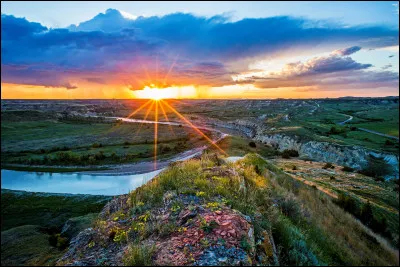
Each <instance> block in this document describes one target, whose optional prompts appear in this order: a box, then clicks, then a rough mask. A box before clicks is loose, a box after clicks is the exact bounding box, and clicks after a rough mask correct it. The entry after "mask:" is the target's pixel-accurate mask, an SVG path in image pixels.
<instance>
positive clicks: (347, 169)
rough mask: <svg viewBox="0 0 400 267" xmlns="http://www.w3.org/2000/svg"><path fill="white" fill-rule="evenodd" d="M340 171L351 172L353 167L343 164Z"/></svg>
mask: <svg viewBox="0 0 400 267" xmlns="http://www.w3.org/2000/svg"><path fill="white" fill-rule="evenodd" d="M342 171H344V172H353V171H354V169H353V168H351V167H349V166H343V168H342Z"/></svg>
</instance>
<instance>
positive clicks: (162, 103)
mask: <svg viewBox="0 0 400 267" xmlns="http://www.w3.org/2000/svg"><path fill="white" fill-rule="evenodd" d="M146 107H147V109H146ZM141 110H143V111H144V115H143V117H142V118H137V120H138V123H140V126H139V128H138V130H137V132H136V134H135V136H137V135H138V134H139V132H140V129H141V128H142V126H143V124H149V123H151V124H154V138H153V139H154V141H153V142H154V143H153V166H154V170H156V169H157V161H158V157H159V155H158V142H159V127H158V126H159V124H167V125H168V129H169V131H170V133H171V134H172V135H174V136H175V132H174V131H173V126H176V125H181V124H180V123H182V122H183V126H184V127H187V128H190V129H192V130H194V131H195V132H196V133H197V134H198V135H199V136H200V137H202V138H204V139H205V140H206V141H207V142H208V143H209V144H210V145H211V146H213V147H214V148H216V149H217V150H218V151H219V152H221V153H222V154H224V155H227V153H226V152H225V151H224V150H223V149H222V148H221V147H219V146H218V144H217V143H216V141H214V140H212V139H211V138H210V137H209V136H207V135H206V134H205V133H204V132H203V131H202V130H200V128H201V127H198V126H196V125H194V124H193V123H192V122H191V121H189V120H188V119H187V118H186V117H185V116H184V115H183V114H181V113H180V112H179V111H177V110H176V108H174V107H173V106H172V105H171V104H170V103H168V100H166V99H158V100H155V99H150V100H149V101H146V102H145V103H144V104H142V105H141V106H140V107H138V108H137V109H136V110H134V111H133V112H132V113H130V114H129V115H128V116H127V117H126V118H125V119H130V118H132V117H133V116H134V115H137V114H138V112H139V111H141ZM160 112H161V114H162V115H161V116H162V117H164V120H163V121H160ZM168 113H171V114H174V115H175V116H176V117H177V118H178V119H179V120H180V123H179V124H177V122H174V121H171V120H170V116H168ZM150 114H153V115H154V116H153V120H148V118H149V116H150ZM193 148H195V147H193Z"/></svg>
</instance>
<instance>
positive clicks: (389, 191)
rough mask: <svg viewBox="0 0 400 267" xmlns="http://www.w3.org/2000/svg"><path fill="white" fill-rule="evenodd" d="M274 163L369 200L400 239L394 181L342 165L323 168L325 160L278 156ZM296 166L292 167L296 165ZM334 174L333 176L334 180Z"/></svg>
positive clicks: (395, 238) (336, 191)
mask: <svg viewBox="0 0 400 267" xmlns="http://www.w3.org/2000/svg"><path fill="white" fill-rule="evenodd" d="M273 161H274V163H276V165H277V166H278V167H280V168H282V169H283V170H284V171H285V172H288V173H290V174H291V175H292V176H295V177H297V178H300V179H304V180H306V181H310V182H312V183H314V184H316V185H317V186H319V187H322V188H323V189H327V190H329V191H330V192H333V193H334V194H335V195H338V194H340V193H346V194H350V196H352V197H353V198H354V199H357V200H358V201H360V202H361V203H367V201H369V202H370V203H371V204H372V206H373V212H374V214H375V215H376V217H377V218H379V219H381V218H386V220H387V222H388V226H389V229H390V232H391V233H392V235H393V240H391V241H392V242H393V243H395V244H396V243H398V239H399V229H398V226H399V193H398V191H397V190H396V185H395V183H394V181H387V182H379V181H375V180H374V179H373V178H371V177H368V176H364V175H362V174H358V173H349V172H343V171H342V170H341V167H340V166H335V169H333V170H324V169H322V167H323V166H324V165H325V163H320V162H307V161H303V160H296V159H291V160H284V159H276V160H273ZM294 166H295V167H296V169H295V170H293V167H294ZM331 177H333V178H334V179H332V178H331Z"/></svg>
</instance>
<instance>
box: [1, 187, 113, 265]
mask: <svg viewBox="0 0 400 267" xmlns="http://www.w3.org/2000/svg"><path fill="white" fill-rule="evenodd" d="M108 200H110V197H104V196H85V195H62V194H43V193H28V192H22V191H12V190H7V189H2V190H1V264H2V265H39V266H40V265H54V264H55V262H56V260H57V259H59V258H60V256H61V255H62V254H63V253H65V251H62V250H59V249H58V248H55V247H54V246H51V245H50V243H49V237H50V234H53V233H60V231H61V228H62V226H63V225H64V223H65V222H66V221H67V220H68V219H70V218H75V220H78V219H80V218H83V217H79V216H83V215H86V214H89V213H90V214H93V213H98V212H100V210H101V209H102V208H103V206H104V205H105V203H106V202H107V201H108ZM93 215H94V214H93ZM76 217H78V218H76ZM79 223H81V222H79ZM81 224H82V223H81ZM75 227H79V225H77V226H75Z"/></svg>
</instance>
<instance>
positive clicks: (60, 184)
mask: <svg viewBox="0 0 400 267" xmlns="http://www.w3.org/2000/svg"><path fill="white" fill-rule="evenodd" d="M161 171H162V170H157V171H152V172H148V173H143V174H135V175H118V176H105V175H103V176H102V175H87V174H81V173H46V172H40V173H39V172H25V171H11V170H1V188H4V189H12V190H24V191H30V192H48V193H71V194H91V195H110V196H113V195H120V194H126V193H128V192H129V191H132V190H134V189H136V188H137V187H139V186H141V185H143V184H144V183H147V182H148V181H149V180H151V179H152V178H153V177H154V176H156V175H157V174H158V173H160V172H161Z"/></svg>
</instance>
